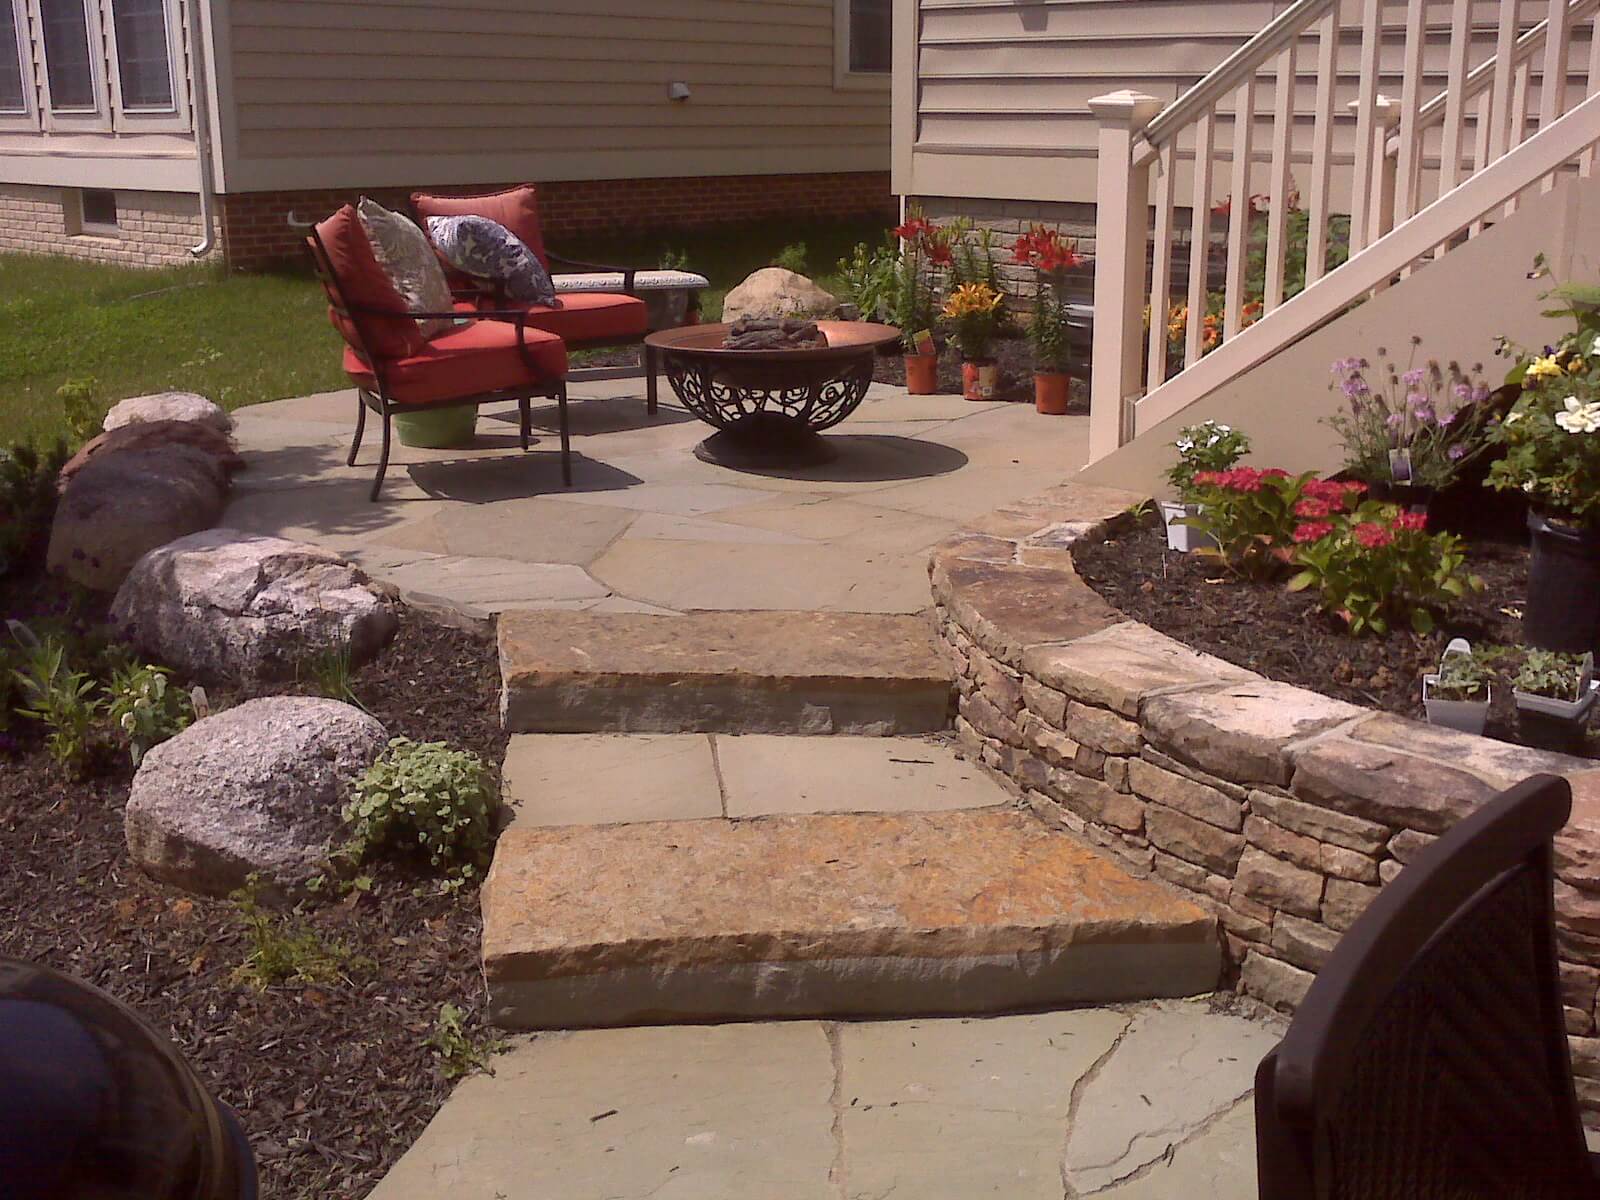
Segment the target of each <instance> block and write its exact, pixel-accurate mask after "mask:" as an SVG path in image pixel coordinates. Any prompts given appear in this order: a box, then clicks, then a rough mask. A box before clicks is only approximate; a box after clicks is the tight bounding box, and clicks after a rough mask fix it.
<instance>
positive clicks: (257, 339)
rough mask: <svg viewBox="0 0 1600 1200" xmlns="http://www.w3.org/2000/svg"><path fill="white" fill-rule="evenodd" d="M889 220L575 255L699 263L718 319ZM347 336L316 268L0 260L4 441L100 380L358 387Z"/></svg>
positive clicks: (617, 246) (297, 390)
mask: <svg viewBox="0 0 1600 1200" xmlns="http://www.w3.org/2000/svg"><path fill="white" fill-rule="evenodd" d="M880 236H881V226H879V225H878V224H876V223H873V222H865V223H863V222H857V223H854V224H831V225H822V224H805V225H799V224H792V223H777V222H770V223H767V224H764V225H761V226H752V227H744V228H734V229H728V230H718V231H714V232H696V233H681V234H657V235H639V236H632V237H622V238H616V237H613V238H591V239H584V240H581V241H564V242H561V243H559V244H557V245H556V246H555V249H556V250H558V251H559V252H561V253H563V254H567V255H569V256H572V257H575V258H584V259H591V260H595V261H600V262H615V263H627V264H632V265H638V266H655V265H656V264H657V263H659V262H660V261H661V257H662V254H663V252H665V251H667V250H669V249H670V250H673V251H677V252H680V253H682V254H684V255H685V256H686V257H687V261H688V265H689V269H691V270H696V271H699V272H700V273H701V274H703V275H705V276H706V277H707V278H708V279H710V280H711V284H712V286H711V290H710V291H709V292H708V293H707V294H706V295H705V296H704V298H703V299H704V310H705V312H706V314H707V317H708V319H709V318H713V317H715V316H716V315H717V314H718V313H720V312H721V309H722V297H723V295H724V294H725V293H726V292H727V290H728V289H729V288H730V287H732V286H733V285H734V284H736V283H738V282H739V280H741V279H742V278H744V276H745V275H747V274H749V273H750V272H751V271H753V270H755V269H756V268H758V267H761V266H765V265H766V264H767V263H768V262H770V261H771V260H772V258H773V256H774V255H776V253H777V252H778V251H779V250H780V249H781V248H782V247H783V246H785V245H788V244H790V243H794V242H804V243H805V244H806V247H807V251H808V255H807V262H808V266H809V268H810V272H809V273H810V274H811V275H812V277H813V278H815V279H817V281H818V282H819V283H821V284H822V286H823V287H827V288H830V290H832V289H833V288H834V287H835V286H836V283H837V280H836V279H835V278H834V270H835V265H836V263H837V262H838V260H839V258H840V257H842V256H843V255H844V254H845V253H846V252H847V251H848V250H849V248H850V247H851V246H852V245H853V244H854V243H856V242H858V241H863V240H869V241H876V240H877V238H878V237H880ZM339 358H340V341H339V338H338V335H337V334H336V333H334V331H333V328H332V327H331V326H330V325H329V324H328V317H327V306H326V303H325V301H324V300H323V297H322V292H321V289H320V288H319V287H318V286H317V284H316V281H315V280H314V279H312V278H311V276H310V274H309V273H305V274H276V275H224V274H223V273H222V272H221V271H219V270H217V269H215V268H211V267H201V266H194V267H175V268H167V269H163V270H156V271H148V270H137V269H133V268H128V267H112V266H103V265H101V264H98V263H84V262H76V261H73V260H70V259H62V258H47V257H34V256H29V255H17V254H11V255H0V443H5V442H10V441H13V440H16V439H19V438H48V437H53V436H54V435H55V434H57V433H59V432H61V431H62V429H63V422H62V417H61V406H60V402H59V401H58V400H57V398H56V395H55V392H56V389H57V388H58V387H60V386H61V384H62V383H64V382H66V381H67V380H70V379H87V378H93V379H95V380H97V381H98V385H99V387H98V391H99V395H100V397H101V399H102V400H104V401H106V402H108V403H109V402H112V401H115V400H118V399H120V398H122V397H124V396H134V395H139V394H141V393H144V392H153V391H166V390H182V391H193V392H200V393H201V394H203V395H206V396H209V397H211V398H212V399H213V400H215V401H217V403H219V404H221V405H223V406H224V407H226V408H240V407H243V406H245V405H248V404H259V403H261V402H262V401H266V400H277V399H281V398H282V397H285V396H303V395H307V394H310V393H312V392H320V391H328V390H330V389H334V388H340V387H344V386H345V376H344V373H343V371H341V370H340V367H339Z"/></svg>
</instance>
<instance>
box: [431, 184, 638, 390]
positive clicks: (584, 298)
mask: <svg viewBox="0 0 1600 1200" xmlns="http://www.w3.org/2000/svg"><path fill="white" fill-rule="evenodd" d="M411 208H412V211H413V213H414V214H415V216H416V218H417V224H418V225H419V226H421V227H422V230H423V232H424V233H426V232H427V230H428V218H429V217H464V216H474V217H488V218H489V219H490V220H491V221H494V222H497V223H498V224H500V225H504V226H505V227H506V228H507V229H509V230H510V231H511V232H512V233H514V234H516V235H517V237H518V238H520V239H521V240H522V242H523V244H524V245H525V246H527V247H528V249H530V250H532V251H533V253H534V254H536V255H537V256H538V258H539V261H540V262H542V263H543V264H544V265H545V269H546V270H553V268H554V267H555V266H558V265H559V266H563V267H571V268H576V269H578V270H583V271H608V272H613V273H620V274H621V275H622V293H620V294H619V293H614V292H563V293H561V297H560V299H561V307H560V308H551V307H549V306H547V305H543V304H534V305H527V306H526V312H527V322H528V325H529V326H530V327H531V328H534V329H543V330H547V331H548V332H550V333H555V334H559V335H560V336H561V339H562V340H563V341H564V342H566V344H567V349H569V350H595V349H601V348H604V347H610V346H638V347H639V348H640V349H639V354H640V365H641V366H643V368H644V373H645V407H646V409H647V411H649V412H650V413H651V414H654V413H655V411H656V374H657V364H656V355H655V351H653V350H651V349H650V348H649V347H648V346H646V345H644V336H645V334H646V333H648V332H649V326H650V317H649V311H648V309H647V308H646V307H645V302H644V301H643V300H641V299H640V298H639V296H638V294H637V293H636V292H635V290H634V282H633V281H634V276H636V275H637V274H638V268H636V267H613V266H607V265H606V264H604V263H590V262H580V261H579V260H577V259H574V258H566V257H563V256H562V255H559V254H556V253H555V252H554V251H552V250H551V249H550V248H549V247H548V246H546V245H545V240H544V227H543V226H542V225H541V224H540V221H539V193H538V189H536V188H535V187H534V186H533V185H532V184H531V183H525V184H522V185H521V186H519V187H514V188H507V189H506V190H505V191H503V192H490V193H488V194H486V195H479V196H437V195H433V194H432V193H429V192H413V193H412V195H411ZM445 274H446V276H447V277H448V278H449V280H450V285H451V287H452V289H454V290H455V291H456V292H457V294H458V295H465V294H470V293H473V292H477V293H479V295H480V296H481V297H482V299H481V300H480V303H482V304H483V305H484V306H485V307H487V308H491V309H495V310H500V311H504V310H507V309H521V308H523V307H524V306H523V305H521V304H518V303H517V302H515V301H510V302H508V301H507V300H506V298H505V297H504V296H500V295H497V294H494V293H493V292H490V293H487V294H484V293H483V292H482V285H481V283H478V282H476V281H473V280H470V279H468V278H467V277H466V276H464V275H462V274H461V273H460V272H458V271H456V270H454V268H452V267H450V266H449V265H448V264H446V266H445Z"/></svg>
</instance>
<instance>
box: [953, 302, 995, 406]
mask: <svg viewBox="0 0 1600 1200" xmlns="http://www.w3.org/2000/svg"><path fill="white" fill-rule="evenodd" d="M1004 304H1005V297H1003V296H1002V295H1001V294H1000V292H999V291H997V290H996V289H995V288H994V287H993V286H992V285H990V284H987V283H964V284H962V285H961V286H960V287H958V288H956V289H955V291H953V292H951V293H950V298H949V299H948V300H946V301H945V304H944V317H945V320H946V321H948V322H949V323H950V326H951V330H952V333H953V335H954V338H955V343H956V346H957V347H958V348H959V349H960V350H961V394H962V396H964V397H965V398H966V399H968V400H993V399H994V398H995V394H996V393H997V392H998V391H999V384H1000V368H999V365H998V364H997V363H996V362H995V361H994V359H993V358H991V357H990V356H989V347H990V345H991V344H992V343H993V341H994V337H995V332H996V331H997V330H998V328H999V325H1000V316H1001V311H1002V309H1003V307H1004Z"/></svg>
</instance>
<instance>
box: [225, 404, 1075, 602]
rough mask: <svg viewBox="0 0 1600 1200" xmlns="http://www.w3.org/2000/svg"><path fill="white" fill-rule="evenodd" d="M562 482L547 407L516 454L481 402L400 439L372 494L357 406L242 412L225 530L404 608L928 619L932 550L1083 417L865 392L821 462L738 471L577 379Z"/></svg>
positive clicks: (504, 416)
mask: <svg viewBox="0 0 1600 1200" xmlns="http://www.w3.org/2000/svg"><path fill="white" fill-rule="evenodd" d="M573 396H574V403H573V405H572V428H573V435H574V436H573V448H574V451H575V462H574V473H575V486H574V487H573V488H571V489H570V490H569V489H564V488H562V486H561V482H560V474H559V460H558V453H557V440H556V436H555V410H554V408H553V407H548V408H544V409H540V410H537V411H536V413H535V422H536V430H535V432H536V434H537V435H538V437H539V441H538V443H537V444H536V445H535V447H534V449H533V450H532V451H531V452H529V453H528V454H523V453H522V452H521V451H520V450H518V448H517V431H516V423H515V415H514V410H513V409H512V408H511V407H510V406H505V405H501V406H498V407H490V408H486V409H485V411H484V413H483V414H482V415H481V416H480V418H479V423H478V430H479V434H478V439H477V443H476V445H474V446H473V447H472V448H471V449H469V450H457V451H439V450H413V449H408V448H404V447H398V446H397V448H396V453H395V459H394V464H393V465H392V466H391V468H390V471H389V478H388V481H387V482H386V483H385V485H384V492H383V497H382V499H381V500H380V501H379V502H377V503H375V504H374V503H369V502H368V500H367V489H368V488H369V487H370V485H371V479H372V470H373V465H374V463H375V462H376V455H377V449H376V439H375V438H374V437H373V436H372V435H371V431H369V436H368V438H367V443H368V444H367V445H365V446H364V447H363V448H362V452H361V456H360V459H359V460H358V463H357V466H356V467H354V468H352V467H347V466H345V461H344V459H345V453H346V451H347V448H348V439H349V431H350V429H351V426H352V423H353V419H354V412H355V400H354V394H353V393H352V392H331V393H326V394H323V395H318V396H306V397H301V398H298V399H292V400H281V401H277V402H275V403H272V404H262V405H257V406H254V407H251V408H246V409H242V410H240V411H239V412H237V413H236V414H235V418H236V420H237V422H238V441H239V446H240V449H241V451H242V453H243V454H244V457H245V459H246V461H247V462H248V464H249V468H248V469H247V470H246V471H244V472H242V473H241V474H240V475H239V477H238V480H237V485H236V491H235V494H234V498H233V501H232V504H231V505H230V507H229V509H228V512H227V515H226V518H225V520H226V521H227V523H228V524H229V525H232V526H234V527H236V528H241V529H245V530H249V531H252V532H259V533H273V534H280V535H284V536H289V537H298V538H304V539H306V540H308V541H313V542H318V543H321V544H323V545H327V546H330V547H332V548H334V549H337V550H339V551H341V552H343V553H346V554H348V555H349V556H351V557H352V558H354V559H356V560H357V561H359V562H360V563H361V564H362V565H363V566H365V567H366V568H367V569H368V570H369V571H371V572H372V573H373V574H374V575H376V576H377V577H379V578H382V579H386V580H389V581H390V582H392V583H394V584H395V585H396V586H398V587H400V588H401V589H402V590H403V591H405V592H406V593H408V594H409V595H411V596H412V597H414V598H419V599H421V600H423V601H425V602H426V601H429V600H430V599H431V600H436V601H443V602H446V603H448V604H451V605H453V606H455V607H457V608H461V609H465V610H466V611H467V612H468V613H469V614H474V615H487V614H489V613H495V612H500V611H503V610H506V609H511V608H567V609H584V610H593V611H598V612H646V613H650V612H683V611H689V610H696V609H714V610H724V609H797V610H808V611H817V612H868V613H911V612H920V611H922V610H923V609H926V608H927V607H928V603H929V601H928V586H927V550H928V548H929V547H931V546H932V545H933V544H934V543H936V542H938V541H939V540H940V539H941V538H943V537H945V536H946V535H948V534H949V533H951V532H952V531H954V530H955V529H956V528H958V527H959V526H960V525H961V523H962V521H963V519H964V518H971V517H975V516H977V515H979V514H981V513H985V512H988V511H990V510H991V509H993V508H995V507H997V506H999V505H1002V504H1005V503H1007V502H1009V501H1012V500H1017V499H1020V498H1022V497H1024V496H1028V495H1031V494H1033V493H1036V492H1039V491H1041V490H1043V489H1044V488H1046V487H1049V486H1051V485H1053V484H1056V483H1059V482H1060V481H1061V480H1062V479H1063V478H1064V477H1065V476H1066V475H1068V474H1069V473H1071V471H1072V470H1073V469H1074V468H1075V467H1076V466H1077V465H1078V464H1079V463H1081V462H1082V461H1083V458H1084V453H1085V439H1086V424H1087V418H1086V417H1042V416H1039V415H1038V414H1037V413H1035V412H1034V411H1033V409H1032V408H1031V407H1028V406H1025V405H1018V404H1007V403H972V402H968V401H965V400H963V399H961V398H960V397H959V396H909V395H907V394H906V393H905V391H904V389H902V388H895V387H889V386H886V385H882V384H878V385H874V387H873V388H872V390H871V392H870V394H869V395H868V398H867V400H866V401H865V402H864V403H863V404H862V406H861V408H860V410H859V411H858V412H857V413H856V415H855V416H853V417H852V418H850V420H848V421H847V422H845V423H844V424H843V425H841V426H839V427H838V428H837V429H835V430H834V431H832V432H831V433H829V434H828V435H827V436H828V437H829V438H830V439H831V440H832V441H833V443H834V444H835V446H836V447H837V449H838V451H839V455H838V458H837V459H836V460H835V461H834V462H832V463H830V464H828V465H826V466H823V467H817V468H810V469H802V470H796V471H792V472H785V473H782V474H770V475H756V474H749V473H742V472H734V471H730V470H727V469H724V468H721V467H715V466H711V465H709V464H707V463H703V462H700V461H699V460H697V459H696V458H695V457H694V455H693V454H692V453H691V451H692V449H693V447H694V445H695V443H697V442H698V441H700V440H701V439H702V438H704V437H705V436H706V435H707V434H709V433H710V432H711V430H710V429H709V427H708V426H706V425H703V424H701V423H700V422H699V421H697V420H694V419H693V418H692V417H690V416H689V414H688V413H687V412H685V411H683V410H682V409H681V408H679V407H677V406H675V405H674V404H673V402H672V400H671V396H670V391H667V390H666V389H664V390H663V404H662V408H661V411H660V413H659V414H658V415H657V416H656V417H654V418H651V417H649V416H647V415H646V413H645V410H644V401H643V385H642V382H641V381H640V380H636V379H624V380H614V381H604V382H593V383H582V384H577V385H574V387H573Z"/></svg>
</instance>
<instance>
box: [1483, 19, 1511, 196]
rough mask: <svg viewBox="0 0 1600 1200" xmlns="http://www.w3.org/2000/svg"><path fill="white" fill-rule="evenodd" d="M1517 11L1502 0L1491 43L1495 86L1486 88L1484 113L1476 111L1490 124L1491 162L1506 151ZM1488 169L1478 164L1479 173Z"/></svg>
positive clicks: (1491, 85) (1493, 84)
mask: <svg viewBox="0 0 1600 1200" xmlns="http://www.w3.org/2000/svg"><path fill="white" fill-rule="evenodd" d="M1519 7H1520V5H1519V4H1518V3H1517V0H1502V3H1501V5H1500V32H1499V34H1498V36H1497V37H1496V38H1495V43H1494V82H1493V83H1492V84H1490V85H1489V107H1488V111H1487V113H1485V111H1484V109H1482V108H1479V110H1478V115H1479V117H1480V119H1481V118H1482V117H1484V116H1487V117H1488V120H1489V161H1490V162H1492V161H1494V160H1495V159H1497V158H1499V157H1500V156H1501V155H1503V154H1504V153H1505V152H1506V149H1507V146H1506V134H1507V132H1508V130H1509V122H1510V120H1511V76H1512V67H1513V64H1512V51H1513V50H1515V48H1516V45H1517V9H1518V8H1519ZM1488 165H1489V163H1488V162H1480V163H1479V164H1478V170H1480V171H1481V170H1483V169H1484V167H1486V166H1488Z"/></svg>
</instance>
